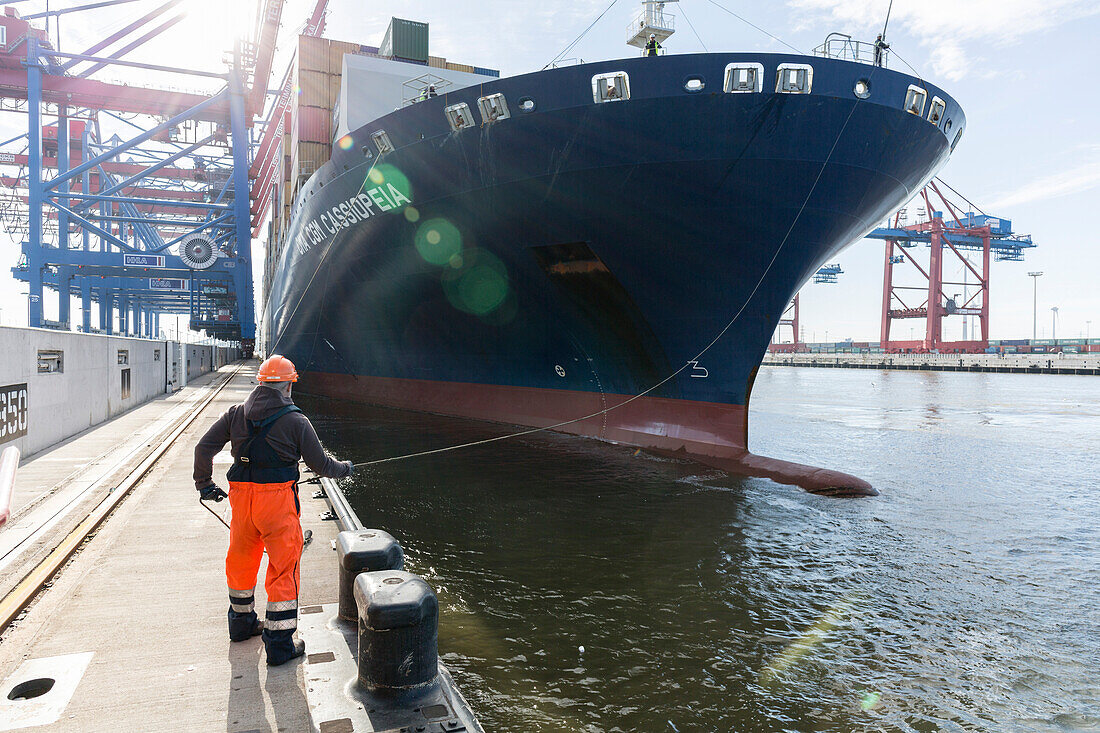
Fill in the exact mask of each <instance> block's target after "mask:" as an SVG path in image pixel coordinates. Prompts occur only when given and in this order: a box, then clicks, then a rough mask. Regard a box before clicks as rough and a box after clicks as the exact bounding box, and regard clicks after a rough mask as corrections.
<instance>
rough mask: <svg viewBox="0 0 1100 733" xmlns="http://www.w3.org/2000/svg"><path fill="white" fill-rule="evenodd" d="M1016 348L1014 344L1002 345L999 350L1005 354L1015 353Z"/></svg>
mask: <svg viewBox="0 0 1100 733" xmlns="http://www.w3.org/2000/svg"><path fill="white" fill-rule="evenodd" d="M1017 348H1018V347H1016V346H1002V347H1001V350H1002V351H1003V352H1004V353H1006V354H1015V353H1016V349H1017Z"/></svg>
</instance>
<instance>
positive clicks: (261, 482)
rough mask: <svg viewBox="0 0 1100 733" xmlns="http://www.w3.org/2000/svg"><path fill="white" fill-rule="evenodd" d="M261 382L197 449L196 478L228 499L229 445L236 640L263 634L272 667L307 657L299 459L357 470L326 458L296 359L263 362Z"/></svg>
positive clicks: (229, 567) (326, 468)
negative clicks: (217, 464)
mask: <svg viewBox="0 0 1100 733" xmlns="http://www.w3.org/2000/svg"><path fill="white" fill-rule="evenodd" d="M257 381H258V382H259V384H258V385H257V386H256V388H255V389H253V390H252V393H251V394H250V395H248V399H246V400H245V401H244V403H243V404H240V405H234V406H232V407H230V408H229V409H228V410H227V411H226V412H225V414H224V415H222V416H221V417H220V418H218V420H217V422H215V423H214V425H213V426H212V427H211V428H210V429H209V430H207V431H206V434H205V435H203V436H202V438H201V439H200V440H199V442H198V445H196V446H195V471H194V479H195V488H196V489H197V490H198V491H199V497H200V498H201V499H203V500H206V501H211V500H213V501H221V500H222V499H224V498H225V497H226V494H225V492H223V491H222V490H221V488H219V487H218V485H217V484H216V483H214V481H213V460H214V456H215V455H217V454H218V453H219V452H220V451H221V449H222V448H223V447H224V446H225V444H226V442H229V443H230V444H231V448H230V451H231V453H232V455H233V465H232V467H231V468H230V469H229V473H228V479H229V494H228V496H229V505H230V507H231V508H232V510H233V518H232V519H231V520H230V526H229V552H228V553H227V554H226V556H225V577H226V581H227V583H228V585H229V639H230V641H245V640H247V639H250V638H251V637H253V636H256V635H257V634H260V633H261V632H262V634H263V641H264V648H265V649H266V652H267V663H268V664H269V665H271V666H277V665H280V664H284V663H286V662H288V661H290V660H291V659H294V658H296V657H300V656H302V654H303V653H304V652H305V643H304V642H302V641H301V640H295V639H294V632H295V630H296V629H297V628H298V588H299V585H300V583H299V580H300V574H299V561H300V560H301V556H302V544H303V538H302V525H301V520H300V519H299V516H300V514H301V505H300V504H299V501H298V459H299V458H301V459H303V460H304V461H305V462H306V465H307V466H309V467H310V468H311V469H312V470H313V471H314V472H316V473H317V474H318V475H320V476H326V477H328V478H342V477H344V476H350V475H351V473H352V470H353V468H354V467H353V465H352V463H351V461H344V462H340V461H337V460H335V459H334V458H332V457H330V456H329V455H328V454H326V453H325V450H324V448H322V447H321V441H320V440H318V439H317V433H316V431H314V429H313V425H312V424H311V423H310V422H309V418H307V417H306V416H305V415H303V414H302V411H301V410H300V409H299V408H298V407H297V406H296V405H295V404H294V401H293V400H292V399H291V397H290V390H291V385H292V384H293V383H294V382H297V381H298V372H297V371H296V370H295V368H294V364H293V363H292V362H291V361H290V359H287V358H286V357H285V356H279V355H274V356H271V357H270V358H268V359H267V360H266V361H264V363H263V364H261V365H260V370H259V373H258V374H257ZM265 548H266V549H267V579H266V580H265V582H264V588H265V589H266V590H267V617H266V620H265V621H264V622H261V621H260V620H259V618H258V617H257V615H256V610H255V590H256V573H257V572H258V571H259V569H260V560H261V558H262V556H263V552H264V549H265Z"/></svg>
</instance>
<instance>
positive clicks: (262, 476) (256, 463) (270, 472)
mask: <svg viewBox="0 0 1100 733" xmlns="http://www.w3.org/2000/svg"><path fill="white" fill-rule="evenodd" d="M292 412H301V410H299V409H298V407H297V405H287V406H285V407H283V408H281V409H279V410H276V411H275V412H273V413H272V414H271V415H268V416H267V417H266V418H264V419H263V420H260V421H255V420H249V421H248V438H247V439H246V440H245V441H244V443H242V444H241V449H240V452H239V453H238V454H237V455H236V456H235V457H234V459H233V466H232V467H231V468H230V469H229V472H228V474H227V475H226V478H228V479H229V487H230V488H231V489H232V488H233V484H235V483H248V484H267V485H269V486H270V485H272V484H274V485H275V486H278V487H282V486H295V485H296V484H297V481H298V477H299V473H298V461H297V459H294V460H289V461H288V460H285V459H283V458H280V457H279V454H278V453H276V452H275V449H274V448H272V447H271V444H270V443H268V442H267V434H268V432H270V431H271V426H272V425H274V424H275V422H276V421H277V420H278V419H279V418H281V417H283V416H284V415H288V414H290V413H292ZM275 486H272V488H275Z"/></svg>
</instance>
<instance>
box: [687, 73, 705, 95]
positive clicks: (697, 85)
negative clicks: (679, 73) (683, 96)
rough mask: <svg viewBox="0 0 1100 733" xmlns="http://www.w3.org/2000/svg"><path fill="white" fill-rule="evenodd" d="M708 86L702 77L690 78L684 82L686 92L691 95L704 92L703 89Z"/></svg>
mask: <svg viewBox="0 0 1100 733" xmlns="http://www.w3.org/2000/svg"><path fill="white" fill-rule="evenodd" d="M706 85H707V82H706V81H705V80H704V79H703V77H701V76H689V77H688V78H687V79H685V80H684V91H685V92H688V93H689V94H696V93H698V92H701V91H703V87H705V86H706Z"/></svg>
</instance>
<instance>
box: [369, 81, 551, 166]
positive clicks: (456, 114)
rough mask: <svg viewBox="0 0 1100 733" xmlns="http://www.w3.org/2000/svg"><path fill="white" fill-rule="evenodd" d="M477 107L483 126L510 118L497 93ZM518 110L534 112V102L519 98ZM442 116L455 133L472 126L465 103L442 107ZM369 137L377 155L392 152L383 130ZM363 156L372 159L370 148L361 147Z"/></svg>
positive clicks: (509, 112)
mask: <svg viewBox="0 0 1100 733" xmlns="http://www.w3.org/2000/svg"><path fill="white" fill-rule="evenodd" d="M477 107H478V111H479V112H480V113H481V122H482V123H483V124H488V123H490V122H499V121H500V120H506V119H508V118H509V117H511V116H512V113H511V111H510V110H509V109H508V100H506V99H505V98H504V95H503V94H500V93H499V92H498V93H497V94H489V95H487V96H484V97H479V98H478V100H477ZM519 110H520V112H534V111H535V100H534V99H532V98H531V97H521V98H520V100H519ZM443 115H444V116H445V117H446V118H447V124H448V125H450V126H451V130H453V131H455V132H458V131H459V130H462V129H464V128H467V127H470V126H471V125H473V124H474V115H473V112H471V111H470V105H468V104H466V103H465V102H459V103H458V104H452V105H450V106H449V107H444V108H443ZM370 137H371V141H372V142H373V143H374V147H375V148H377V150H378V154H379V155H385V154H386V153H389V152H391V151H393V149H394V147H393V142H392V141H391V140H390V136H389V135H388V134H387V133H386V131H385V130H377V131H375V132H372V133H371V135H370ZM421 139H423V135H421ZM363 155H364V156H366V157H367V158H370V157H373V154H372V153H371V150H370V148H368V147H367V146H363Z"/></svg>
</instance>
